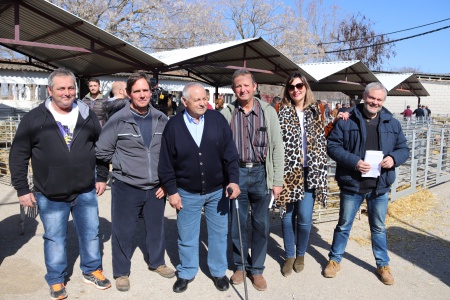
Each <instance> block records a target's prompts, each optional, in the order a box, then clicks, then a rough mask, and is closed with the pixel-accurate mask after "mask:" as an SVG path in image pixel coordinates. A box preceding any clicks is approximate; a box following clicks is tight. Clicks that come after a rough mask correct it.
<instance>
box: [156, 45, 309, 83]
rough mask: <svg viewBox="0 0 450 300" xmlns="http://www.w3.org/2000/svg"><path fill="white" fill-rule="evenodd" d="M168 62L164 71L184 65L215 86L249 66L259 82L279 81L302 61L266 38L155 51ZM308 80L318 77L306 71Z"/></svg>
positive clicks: (299, 69) (184, 67) (191, 73)
mask: <svg viewBox="0 0 450 300" xmlns="http://www.w3.org/2000/svg"><path fill="white" fill-rule="evenodd" d="M151 55H152V56H153V57H155V58H157V59H159V60H161V61H162V62H164V63H165V64H167V65H168V67H166V68H162V71H163V72H164V71H173V70H180V69H184V70H186V71H188V73H189V74H190V75H195V76H196V77H197V78H200V80H202V81H204V82H206V83H209V84H211V85H214V86H226V85H230V84H231V77H232V75H233V73H234V72H235V71H236V70H238V69H242V68H245V69H247V70H249V71H250V72H252V74H253V76H254V77H255V80H256V82H257V83H259V84H273V85H279V84H282V83H284V81H285V79H286V78H287V77H288V75H289V74H291V73H292V72H294V71H303V70H302V69H301V68H300V67H299V66H298V65H296V64H295V63H294V62H292V61H291V60H290V59H288V58H287V57H286V56H284V55H283V54H282V53H281V52H279V51H278V50H277V49H275V48H274V47H272V46H271V45H270V44H269V43H267V42H266V41H265V40H264V39H262V38H252V39H245V40H240V41H232V42H227V43H217V44H211V45H206V46H198V47H192V48H188V49H177V50H172V51H164V52H156V53H152V54H151ZM303 73H305V75H306V76H307V78H308V80H311V81H314V78H313V77H312V76H311V75H309V74H308V73H307V72H304V71H303Z"/></svg>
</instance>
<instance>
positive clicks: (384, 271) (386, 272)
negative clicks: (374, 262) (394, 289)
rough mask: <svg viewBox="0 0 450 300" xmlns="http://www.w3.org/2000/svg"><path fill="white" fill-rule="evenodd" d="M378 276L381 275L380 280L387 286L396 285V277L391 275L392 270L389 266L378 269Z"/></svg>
mask: <svg viewBox="0 0 450 300" xmlns="http://www.w3.org/2000/svg"><path fill="white" fill-rule="evenodd" d="M377 274H378V275H380V280H381V282H382V283H384V284H386V285H392V284H394V277H393V276H392V274H391V269H390V268H389V266H383V267H380V268H377Z"/></svg>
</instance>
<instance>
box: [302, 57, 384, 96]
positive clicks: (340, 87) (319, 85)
mask: <svg viewBox="0 0 450 300" xmlns="http://www.w3.org/2000/svg"><path fill="white" fill-rule="evenodd" d="M299 66H300V67H301V68H302V69H303V70H305V71H306V72H308V73H309V74H311V75H312V76H313V78H314V79H315V80H316V81H317V82H312V83H310V85H311V89H312V90H313V91H321V92H335V91H340V92H342V93H344V94H347V95H349V96H352V95H362V92H363V91H364V88H365V87H366V85H367V84H369V83H371V82H374V81H378V79H377V77H375V75H374V74H373V73H372V72H371V71H370V70H369V68H367V67H366V65H364V64H363V63H362V62H360V61H359V60H351V61H334V62H322V63H307V64H300V65H299Z"/></svg>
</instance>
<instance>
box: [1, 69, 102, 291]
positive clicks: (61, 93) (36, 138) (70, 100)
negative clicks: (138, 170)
mask: <svg viewBox="0 0 450 300" xmlns="http://www.w3.org/2000/svg"><path fill="white" fill-rule="evenodd" d="M47 90H48V93H49V95H50V97H49V98H47V100H46V101H45V102H44V103H42V104H41V105H39V106H38V107H36V108H35V109H33V110H31V111H30V112H29V113H27V114H26V115H25V116H24V117H23V119H22V121H21V122H20V124H19V127H18V129H17V132H16V135H15V137H14V140H13V143H12V146H11V151H10V156H9V166H10V170H11V180H12V184H13V185H14V188H15V189H16V190H17V196H18V197H19V202H20V204H21V205H23V206H28V207H33V206H35V205H36V203H37V205H38V207H39V214H40V217H41V221H42V223H43V225H44V230H45V233H44V236H43V238H44V257H45V265H46V267H47V274H46V275H45V279H46V281H47V283H48V285H49V286H50V295H51V297H52V299H64V298H66V297H67V292H66V289H65V285H64V282H65V276H66V275H67V273H66V268H67V255H66V234H67V226H68V221H69V214H70V213H72V219H73V223H74V226H75V228H76V231H77V234H78V240H79V248H80V259H81V263H80V266H81V270H82V272H83V278H84V281H85V282H86V283H90V284H93V285H94V286H96V287H97V288H99V289H107V288H109V287H110V286H111V283H110V281H109V280H108V279H106V278H105V277H104V276H103V274H102V259H101V254H100V243H99V236H98V228H99V219H98V200H97V195H101V194H103V192H104V191H105V188H106V177H107V175H108V168H107V165H105V164H102V165H97V176H95V167H96V158H95V142H96V141H97V139H98V137H99V135H100V131H101V127H100V123H99V122H98V119H97V116H96V115H95V113H94V112H93V111H91V110H89V107H88V106H87V105H85V104H84V103H82V102H81V101H78V100H77V99H75V93H76V84H75V76H74V75H73V74H72V73H71V72H70V71H67V70H65V69H57V70H55V71H54V72H52V73H51V74H50V76H49V78H48V87H47ZM30 158H31V164H32V167H33V184H34V190H32V189H30V186H29V184H28V167H29V160H30ZM95 177H97V178H95ZM96 181H97V182H96Z"/></svg>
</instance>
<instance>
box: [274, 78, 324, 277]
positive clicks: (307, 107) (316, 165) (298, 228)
mask: <svg viewBox="0 0 450 300" xmlns="http://www.w3.org/2000/svg"><path fill="white" fill-rule="evenodd" d="M278 118H279V120H280V126H281V132H282V136H283V145H284V151H285V156H284V180H283V190H282V191H281V193H280V196H279V197H278V199H277V200H276V203H275V205H276V206H277V207H279V208H280V215H281V217H282V219H281V228H282V232H283V242H284V250H285V261H284V265H283V267H282V269H281V273H282V274H283V276H289V275H291V274H292V270H294V271H295V272H296V273H299V272H301V271H303V269H304V266H305V253H306V248H307V247H308V241H309V235H310V232H311V226H312V214H313V207H314V201H315V199H317V200H318V201H319V203H320V204H322V206H324V207H325V206H326V201H327V195H328V181H327V166H328V165H327V154H326V151H325V149H326V144H327V142H326V139H325V135H324V130H323V127H324V120H323V119H322V115H321V113H320V109H319V106H318V105H317V103H316V101H315V100H314V95H313V93H312V91H311V88H310V87H309V84H308V81H307V80H306V77H305V76H304V75H302V74H301V73H298V72H297V73H293V74H292V75H290V76H289V77H288V78H287V80H286V83H285V90H284V98H283V101H282V102H281V106H280V111H279V113H278Z"/></svg>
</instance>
